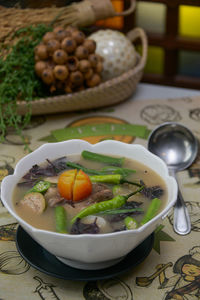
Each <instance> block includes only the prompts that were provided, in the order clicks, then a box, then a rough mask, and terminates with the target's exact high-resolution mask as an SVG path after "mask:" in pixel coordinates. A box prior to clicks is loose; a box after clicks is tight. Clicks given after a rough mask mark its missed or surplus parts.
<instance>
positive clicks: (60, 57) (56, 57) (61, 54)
mask: <svg viewBox="0 0 200 300" xmlns="http://www.w3.org/2000/svg"><path fill="white" fill-rule="evenodd" d="M53 61H54V62H55V63H56V64H59V65H63V64H64V63H65V62H66V61H67V53H66V52H65V51H64V50H62V49H58V50H56V51H55V52H54V54H53Z"/></svg>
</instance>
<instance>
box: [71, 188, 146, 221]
mask: <svg viewBox="0 0 200 300" xmlns="http://www.w3.org/2000/svg"><path fill="white" fill-rule="evenodd" d="M143 188H144V187H143V186H142V187H140V188H139V189H138V190H136V191H135V192H132V193H130V194H129V195H126V196H121V195H118V196H116V197H114V198H113V199H111V200H106V201H101V202H98V203H94V204H91V205H90V206H88V207H86V208H84V209H83V210H81V211H80V212H79V213H78V214H77V215H76V216H74V217H73V218H72V220H71V223H72V224H73V223H74V222H75V221H76V220H77V219H78V218H79V219H82V218H85V217H87V216H90V215H95V214H97V213H99V212H102V211H105V210H110V209H115V208H119V207H121V206H123V205H124V204H125V203H126V201H127V200H128V198H129V197H131V196H133V195H135V194H136V193H139V192H140V191H141V190H142V189H143Z"/></svg>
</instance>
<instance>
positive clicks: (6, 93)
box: [0, 24, 52, 142]
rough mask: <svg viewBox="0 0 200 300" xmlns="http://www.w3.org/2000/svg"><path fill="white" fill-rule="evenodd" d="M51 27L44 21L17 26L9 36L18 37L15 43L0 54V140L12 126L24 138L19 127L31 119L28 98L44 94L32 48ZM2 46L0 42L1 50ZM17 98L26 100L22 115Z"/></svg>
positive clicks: (45, 91)
mask: <svg viewBox="0 0 200 300" xmlns="http://www.w3.org/2000/svg"><path fill="white" fill-rule="evenodd" d="M51 30H52V28H51V27H50V26H46V25H44V24H39V25H37V26H29V27H26V28H22V29H20V30H18V31H17V32H15V34H14V35H13V36H12V38H13V39H15V38H17V42H16V44H15V45H13V46H10V47H8V49H7V50H8V51H7V53H8V54H7V56H6V57H0V142H2V141H4V139H5V136H6V132H7V129H8V128H12V129H15V131H16V133H17V134H18V135H20V136H21V138H22V140H23V142H24V138H23V134H22V130H23V129H24V128H25V126H26V125H27V124H28V123H29V122H30V118H31V106H30V102H31V101H33V100H34V99H37V98H40V97H44V96H45V95H47V94H46V93H47V90H45V86H44V84H43V83H42V81H40V80H39V79H38V78H37V76H36V74H35V71H34V65H35V60H34V48H35V47H36V46H37V45H38V44H39V43H40V42H41V40H42V37H43V35H44V34H45V33H46V32H47V31H51ZM3 47H4V45H1V47H0V51H1V50H3ZM20 100H23V101H26V102H27V108H28V110H27V113H26V115H25V116H20V115H19V114H18V113H17V102H18V101H20Z"/></svg>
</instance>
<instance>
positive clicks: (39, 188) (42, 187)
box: [28, 180, 51, 193]
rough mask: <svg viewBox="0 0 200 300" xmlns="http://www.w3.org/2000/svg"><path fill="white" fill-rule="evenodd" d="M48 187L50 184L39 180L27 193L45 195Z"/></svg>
mask: <svg viewBox="0 0 200 300" xmlns="http://www.w3.org/2000/svg"><path fill="white" fill-rule="evenodd" d="M50 185H51V183H50V182H48V181H43V180H40V181H39V182H37V183H36V184H35V185H34V186H33V187H32V188H31V189H30V190H29V191H28V193H30V192H36V193H45V192H46V191H47V190H48V188H49V187H50Z"/></svg>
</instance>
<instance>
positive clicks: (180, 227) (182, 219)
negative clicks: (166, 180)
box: [170, 170, 191, 235]
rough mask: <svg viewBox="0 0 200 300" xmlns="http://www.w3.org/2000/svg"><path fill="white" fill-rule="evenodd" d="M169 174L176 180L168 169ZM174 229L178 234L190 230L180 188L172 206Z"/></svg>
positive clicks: (188, 218) (172, 172)
mask: <svg viewBox="0 0 200 300" xmlns="http://www.w3.org/2000/svg"><path fill="white" fill-rule="evenodd" d="M170 174H171V175H172V176H173V177H174V178H175V179H176V181H177V178H176V173H175V172H174V171H173V170H170ZM174 231H175V232H176V233H178V234H180V235H186V234H188V233H190V231H191V221H190V216H189V213H188V210H187V207H186V205H185V202H184V199H183V196H182V194H181V192H180V189H178V197H177V201H176V203H175V206H174Z"/></svg>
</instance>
